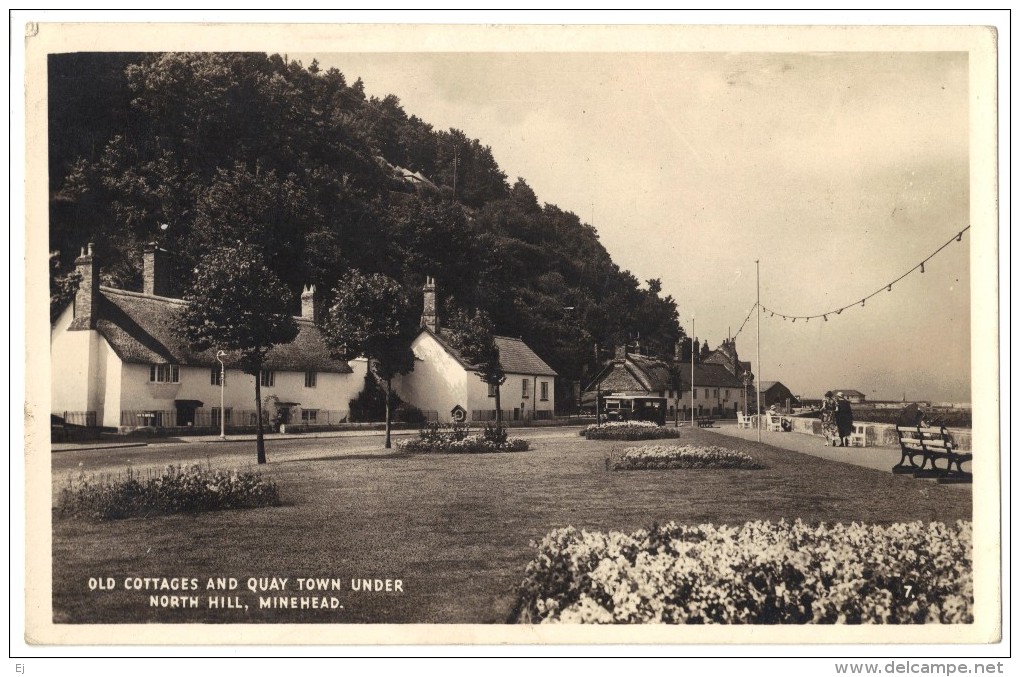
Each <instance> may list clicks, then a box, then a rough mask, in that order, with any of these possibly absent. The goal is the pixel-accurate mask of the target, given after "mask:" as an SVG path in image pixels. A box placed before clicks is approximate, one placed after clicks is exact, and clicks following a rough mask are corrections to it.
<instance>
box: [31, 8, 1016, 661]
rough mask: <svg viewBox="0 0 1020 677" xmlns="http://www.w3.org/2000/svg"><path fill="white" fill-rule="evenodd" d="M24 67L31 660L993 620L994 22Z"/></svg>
mask: <svg viewBox="0 0 1020 677" xmlns="http://www.w3.org/2000/svg"><path fill="white" fill-rule="evenodd" d="M24 49H25V53H26V97H27V98H26V111H27V114H26V130H25V133H26V138H27V139H28V145H27V155H26V175H25V176H26V182H27V203H26V206H27V210H26V222H25V229H26V243H27V244H26V247H27V251H26V255H27V258H26V261H27V264H26V265H27V271H26V274H27V298H26V304H27V308H28V313H27V351H26V353H27V354H26V370H27V373H28V374H30V375H31V378H30V379H29V380H28V383H27V407H26V447H25V466H26V467H25V472H26V497H27V514H28V518H27V524H26V534H27V536H26V541H27V542H26V544H25V545H26V548H27V569H28V571H29V572H30V573H31V575H29V576H27V577H26V590H25V600H26V602H25V615H26V618H25V624H26V641H27V642H28V643H29V644H31V645H65V644H99V645H102V644H117V645H128V644H338V645H340V644H344V645H349V644H363V645H364V644H553V643H559V644H562V643H572V644H644V643H655V644H716V643H739V644H762V645H764V644H818V643H825V644H913V645H918V644H946V645H953V644H960V643H966V644H994V643H996V642H998V641H999V640H1000V637H1001V631H1002V630H1001V629H1002V618H1001V609H1002V606H1001V587H1000V580H1001V578H1000V577H1001V575H1002V574H1003V573H1004V572H1002V571H1000V544H1001V540H1000V533H1001V524H1000V512H999V511H1000V498H1001V496H1000V486H1001V484H1000V447H999V437H998V431H999V418H998V411H999V363H998V328H999V324H998V317H999V314H998V313H999V309H998V306H997V288H998V268H997V261H998V227H999V226H998V221H997V211H996V204H997V170H996V167H997V165H996V161H997V160H996V157H997V155H996V153H997V150H996V149H997V136H996V114H997V109H996V59H997V36H996V33H995V30H994V29H990V28H985V27H979V26H972V27H902V26H901V27H880V26H870V27H833V26H829V27H826V26H814V27H779V26H769V27H763V26H758V27H754V26H744V27H741V26H730V27H725V26H713V27H707V26H594V25H593V26H506V25H504V26H466V25H462V26H454V25H430V26H425V25H385V26H381V25H350V24H348V25H330V24H318V25H315V24H309V25H254V24H247V25H241V24H238V25H224V24H190V25H189V24H150V23H135V24H127V23H125V24H82V23H78V24H75V23H46V22H40V23H31V24H29V25H28V26H27V27H26V35H25V39H24ZM47 294H48V297H47ZM46 308H48V310H49V313H48V314H47V313H46V312H44V309H46ZM47 337H48V342H47ZM47 421H48V422H49V426H47V425H46V423H47ZM15 592H17V591H15Z"/></svg>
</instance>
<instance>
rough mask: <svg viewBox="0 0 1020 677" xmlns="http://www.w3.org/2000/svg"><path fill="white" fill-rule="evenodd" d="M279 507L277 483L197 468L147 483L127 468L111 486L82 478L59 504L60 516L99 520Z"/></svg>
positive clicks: (171, 469) (165, 473)
mask: <svg viewBox="0 0 1020 677" xmlns="http://www.w3.org/2000/svg"><path fill="white" fill-rule="evenodd" d="M277 505H280V494H279V491H278V489H277V487H276V483H275V482H273V481H272V480H271V479H266V478H264V477H263V476H262V474H261V473H259V472H253V471H237V470H234V471H226V470H203V469H202V468H201V467H199V466H197V465H192V466H190V467H184V466H174V465H168V466H167V467H166V468H165V469H163V470H162V471H160V472H159V473H158V474H155V475H152V474H149V475H148V476H147V477H146V478H145V479H142V477H141V476H140V473H138V472H135V471H133V470H132V469H130V468H129V469H128V470H127V472H126V473H125V475H124V476H123V477H119V478H117V479H114V480H112V481H95V480H94V479H93V478H90V477H87V476H86V475H85V474H84V473H82V474H80V475H79V476H78V477H77V478H72V479H70V480H68V485H67V487H65V488H63V489H62V490H61V491H60V496H59V499H58V508H59V512H60V514H61V515H63V516H71V517H84V518H89V519H100V520H108V519H122V518H125V517H139V516H141V517H147V516H150V515H160V514H163V515H167V514H171V513H179V512H207V511H211V510H231V509H238V508H262V507H268V506H277Z"/></svg>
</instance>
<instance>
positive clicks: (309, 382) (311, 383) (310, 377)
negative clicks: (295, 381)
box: [305, 371, 318, 388]
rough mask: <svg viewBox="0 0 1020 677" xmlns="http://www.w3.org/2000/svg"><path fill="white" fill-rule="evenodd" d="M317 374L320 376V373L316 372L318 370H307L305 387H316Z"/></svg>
mask: <svg viewBox="0 0 1020 677" xmlns="http://www.w3.org/2000/svg"><path fill="white" fill-rule="evenodd" d="M317 376H318V374H316V372H314V371H306V372H305V387H306V388H314V387H315V382H316V379H317Z"/></svg>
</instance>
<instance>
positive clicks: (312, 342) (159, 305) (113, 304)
mask: <svg viewBox="0 0 1020 677" xmlns="http://www.w3.org/2000/svg"><path fill="white" fill-rule="evenodd" d="M98 300H99V303H98V317H97V319H96V330H97V331H98V332H99V333H100V334H101V335H102V336H103V338H105V339H106V340H107V342H108V343H109V344H110V347H111V348H112V349H113V351H114V352H115V353H116V354H117V356H118V357H119V358H120V359H121V360H123V361H124V362H129V363H135V364H160V363H164V362H169V363H173V364H180V365H184V366H192V367H213V366H216V365H218V364H219V362H217V360H216V349H215V348H210V349H209V350H205V351H194V350H192V349H191V347H190V346H189V345H188V342H187V341H186V340H184V339H183V338H182V337H180V336H179V335H178V334H177V333H176V332H175V331H174V328H173V327H174V324H175V321H176V319H177V318H178V317H179V315H180V313H181V311H182V310H183V309H184V307H185V305H186V304H185V302H184V301H182V300H180V299H171V298H166V297H163V296H152V295H149V294H139V293H137V292H130V291H124V290H123V289H114V288H112V287H100V289H99V299H98ZM294 319H295V321H296V322H297V325H298V335H297V338H295V339H294V340H293V341H292V342H291V343H287V344H282V345H277V346H273V348H272V350H270V351H269V354H268V356H267V357H266V365H265V366H266V369H272V370H274V371H322V372H333V373H337V374H349V373H351V372H352V369H351V367H350V365H348V364H347V363H346V362H344V361H343V360H335V359H333V358H331V357H330V355H329V349H328V348H327V347H326V344H325V342H324V341H323V339H322V334H321V333H320V332H319V329H318V327H316V326H315V323H314V322H312V321H311V320H307V319H303V318H294ZM237 360H238V355H237V353H230V354H228V355H227V356H226V357H225V358H224V362H225V363H226V364H227V366H233V365H236V363H237Z"/></svg>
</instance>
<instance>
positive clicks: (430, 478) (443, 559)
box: [53, 430, 971, 623]
mask: <svg viewBox="0 0 1020 677" xmlns="http://www.w3.org/2000/svg"><path fill="white" fill-rule="evenodd" d="M656 443H662V442H661V441H660V442H656V441H649V442H609V441H587V440H584V439H583V438H581V437H579V436H578V435H577V432H576V430H569V431H566V430H564V431H555V432H548V433H542V434H541V435H537V436H536V437H535V438H534V439H533V440H532V448H533V450H532V451H530V452H523V453H511V454H485V455H423V456H401V455H399V454H389V455H386V454H381V453H378V452H373V453H352V452H351V448H352V446H353V445H362V446H365V445H366V444H375V445H377V446H381V440H376V441H374V442H370V443H366V440H364V439H361V440H359V441H357V442H352V441H351V440H349V439H347V440H345V439H340V438H337V439H319V440H308V441H307V442H304V441H303V442H302V444H303V445H306V446H304V447H302V448H303V449H304V453H294V452H292V453H289V454H288V453H286V452H284V451H280V452H276V451H275V450H274V448H272V447H270V451H269V458H270V463H269V465H268V466H266V467H265V472H266V473H267V474H269V475H271V476H272V477H273V479H274V480H275V481H276V482H277V483H278V485H279V487H280V494H281V496H282V498H283V501H284V506H283V507H280V508H265V509H258V510H242V511H226V512H219V513H205V514H200V515H194V516H179V515H178V516H169V517H155V518H148V519H142V518H136V519H128V520H119V521H114V522H107V523H91V522H85V521H79V520H67V519H61V518H59V517H58V516H56V515H54V525H53V570H54V571H53V580H54V588H53V610H54V621H55V622H70V623H126V622H164V623H175V622H181V623H189V622H190V623H193V622H212V623H233V622H275V623H285V622H302V623H310V622H331V623H345V622H349V623H354V622H381V623H503V622H505V621H506V619H507V617H508V614H509V613H510V611H511V608H512V606H513V603H514V600H515V588H516V586H517V585H518V584H519V583H520V581H521V579H522V578H523V574H524V568H525V566H526V565H527V563H528V562H529V561H530V560H531V559H532V557H533V555H534V549H533V548H531V547H530V546H529V542H530V541H533V540H538V539H540V538H541V537H542V536H544V535H545V534H546V533H547V532H548V531H550V530H551V529H554V528H557V527H562V526H567V525H573V526H575V527H578V528H587V529H600V530H621V531H632V530H634V529H638V528H641V527H647V526H649V525H650V524H651V523H652V522H660V523H661V522H664V521H668V520H675V521H678V522H685V523H691V524H697V523H705V522H711V523H716V524H722V523H725V524H734V523H742V522H745V521H748V520H757V519H769V520H778V519H780V518H785V519H787V520H793V519H796V518H801V519H804V520H807V521H812V522H817V521H825V522H851V521H863V522H871V523H891V522H902V521H913V520H924V521H935V520H937V521H943V522H950V521H954V520H957V519H970V516H971V491H970V488H969V487H960V486H940V485H937V484H935V483H933V482H929V481H924V480H915V479H913V478H911V477H909V476H896V475H893V474H892V473H891V472H878V471H875V470H869V469H866V468H861V467H857V466H853V465H847V464H843V463H836V462H832V461H827V460H823V459H819V458H815V457H813V456H807V455H802V454H797V453H795V452H790V451H786V450H782V449H776V448H774V447H769V446H766V445H761V444H758V443H755V442H747V441H744V440H740V439H735V438H729V437H724V436H721V435H718V434H715V433H712V432H710V431H703V430H687V431H685V434H684V437H682V438H681V439H680V440H679V441H678V442H677V443H680V444H683V443H693V444H706V445H708V444H714V445H719V446H724V447H727V448H731V449H736V450H740V451H744V452H746V453H748V454H750V455H751V456H753V457H755V458H756V459H758V460H760V461H762V462H764V463H765V465H766V466H767V467H766V468H765V469H763V470H646V471H632V472H620V471H615V472H614V471H607V470H606V469H605V458H606V456H607V455H608V454H610V453H614V454H615V455H619V453H620V452H621V450H622V449H623V448H625V447H628V446H637V445H645V444H656ZM308 445H314V446H308ZM207 446H208V445H207ZM252 446H253V445H252ZM174 449H175V448H165V449H164V450H157V449H156V448H150V450H146V451H144V452H140V451H138V450H133V451H131V452H128V451H122V452H117V453H110V454H108V455H105V456H101V458H105V459H106V462H107V463H108V464H109V465H108V466H107V469H113V470H117V469H122V468H123V467H124V466H123V465H116V464H118V463H122V462H123V457H124V454H131V455H130V456H128V457H129V458H133V459H138V458H140V457H143V455H144V457H145V458H146V459H147V460H148V459H151V458H153V456H154V455H155V454H160V455H161V456H160V460H159V462H158V463H156V465H159V464H165V463H167V462H169V458H171V457H172V458H174V459H176V462H180V461H181V460H186V459H188V458H190V457H189V456H188V453H189V452H187V451H185V450H180V449H179V450H177V451H174ZM282 449H283V447H281V450H282ZM249 451H250V450H247V449H246V450H245V455H244V457H243V460H242V461H240V462H234V463H233V464H234V465H235V466H240V465H242V464H245V465H246V464H247V463H248V462H250V459H249V458H248V456H249V455H251V456H253V455H254V452H253V451H250V454H249V453H248V452H249ZM165 452H166V455H165V456H164V455H163V454H164V453H165ZM76 453H77V454H83V453H85V452H76ZM94 453H95V454H103V452H94ZM205 453H206V452H205V451H201V452H195V453H194V454H193V456H197V457H200V458H204V456H205ZM59 456H61V455H60V454H54V485H55V489H56V488H59V485H61V484H62V483H63V482H64V481H66V474H67V471H68V470H71V469H72V468H73V469H76V468H77V460H78V457H77V456H76V457H74V459H73V462H72V460H69V458H70V457H68V458H65V459H60V458H58V457H59ZM237 458H240V457H237ZM211 462H212V464H213V465H214V466H223V465H224V464H227V465H230V463H231V462H232V461H231V460H230V459H229V458H227V459H226V460H225V459H224V458H223V457H220V456H218V457H216V458H214V459H212V461H211ZM61 464H62V465H61ZM98 465H99V464H97V463H96V462H93V463H92V464H91V465H89V466H86V467H87V469H89V470H99V467H98ZM136 465H137V463H136ZM133 576H140V577H187V578H198V579H199V583H200V585H201V586H202V588H203V589H202V590H200V591H198V592H188V593H179V594H182V595H197V596H198V597H199V601H200V607H199V608H197V609H190V608H188V609H182V608H177V609H172V608H152V607H150V606H149V594H157V593H146V592H135V591H129V590H124V587H123V581H124V579H125V578H126V577H133ZM217 576H222V577H234V578H236V579H238V580H239V582H240V586H239V589H238V590H237V591H234V592H227V593H214V592H209V591H206V590H205V589H204V586H205V583H206V581H207V579H208V578H209V577H217ZM90 577H112V578H114V579H115V581H116V587H115V589H114V590H111V591H90V590H89V589H88V580H89V578H90ZM249 577H256V578H267V577H279V578H287V579H289V580H288V585H287V589H288V591H290V592H289V593H288V594H300V593H297V592H295V589H296V587H295V586H296V583H295V579H296V578H299V577H301V578H305V577H317V578H324V577H325V578H338V579H340V580H341V581H342V582H343V589H342V590H340V591H339V592H327V593H322V594H324V595H327V596H335V597H337V598H339V600H340V603H341V604H342V605H343V607H344V608H343V609H339V610H303V611H302V610H288V609H277V610H271V609H259V608H258V596H257V595H255V594H253V593H251V592H249V591H247V590H245V589H244V587H245V580H246V579H248V578H249ZM352 578H358V579H361V578H380V579H401V581H402V585H403V589H404V592H403V593H398V592H390V593H386V592H354V591H351V589H350V579H352ZM158 594H178V593H173V592H165V591H164V592H161V593H158ZM215 594H223V595H226V596H229V597H238V598H239V601H240V602H241V604H242V606H243V605H244V604H247V605H248V609H247V610H245V609H243V608H241V609H219V610H218V609H212V610H210V609H208V608H207V598H208V596H209V595H215ZM276 594H278V593H276V592H273V593H264V594H263V596H269V595H276Z"/></svg>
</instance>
